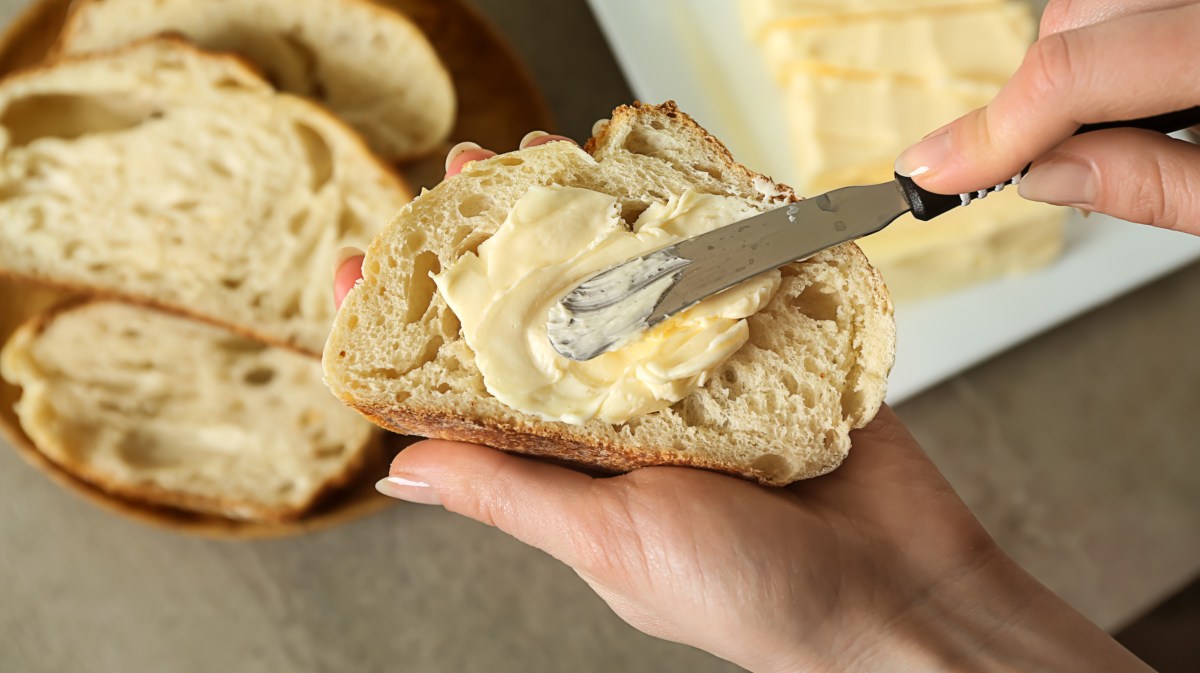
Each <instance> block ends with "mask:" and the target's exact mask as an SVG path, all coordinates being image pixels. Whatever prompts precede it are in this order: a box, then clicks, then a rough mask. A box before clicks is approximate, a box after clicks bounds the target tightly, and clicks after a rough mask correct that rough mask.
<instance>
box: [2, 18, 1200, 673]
mask: <svg viewBox="0 0 1200 673" xmlns="http://www.w3.org/2000/svg"><path fill="white" fill-rule="evenodd" d="M24 4H25V2H24V0H2V1H0V16H2V17H3V18H5V19H7V17H9V16H11V15H12V14H13V13H15V11H16V10H17V9H19V8H20V7H21V6H23V5H24ZM479 4H480V5H481V6H482V7H483V8H484V9H485V11H486V12H487V13H488V14H489V15H491V16H492V17H493V18H494V19H495V20H496V21H497V23H499V24H500V25H501V27H502V28H503V29H504V30H505V31H506V32H507V33H508V34H509V35H510V36H511V37H514V38H517V39H514V42H515V44H516V46H517V48H518V50H519V51H521V52H522V53H523V55H524V56H525V57H526V59H527V60H528V61H529V62H530V64H531V66H532V68H533V70H534V72H535V74H536V76H537V77H538V79H539V80H540V82H541V84H542V86H543V88H544V89H545V91H546V93H547V97H548V99H549V101H550V103H551V105H552V107H553V108H554V111H555V113H556V115H557V117H558V119H559V120H560V124H561V127H562V129H563V130H564V131H565V132H567V133H569V134H570V135H573V136H575V137H584V136H586V135H587V134H588V130H589V129H590V127H591V124H592V121H594V120H595V119H596V118H598V117H601V116H603V115H604V114H605V113H606V112H607V111H608V110H609V109H611V108H612V107H613V106H614V105H616V104H619V103H622V102H625V101H627V100H628V99H629V97H630V94H629V91H628V90H627V88H626V86H625V84H624V82H623V80H622V79H621V77H620V74H619V72H618V71H617V68H616V65H615V63H614V61H613V59H612V57H611V55H610V54H609V53H608V51H607V48H606V47H605V45H604V42H603V38H602V37H601V35H600V34H599V33H598V32H597V29H596V27H595V24H594V22H593V21H592V19H591V17H590V15H589V13H588V12H587V10H586V7H585V5H584V2H583V0H559V1H555V0H537V1H527V2H521V3H516V2H512V1H511V0H508V1H505V0H486V1H484V0H480V1H479ZM515 142H516V139H514V143H515ZM1198 307H1200V267H1198V266H1194V267H1191V268H1189V269H1186V270H1184V271H1183V272H1181V273H1178V274H1175V275H1174V276H1171V277H1169V278H1167V279H1165V280H1163V281H1160V282H1158V283H1156V284H1154V285H1152V286H1150V287H1147V288H1145V289H1142V290H1140V291H1138V292H1135V293H1133V294H1131V295H1129V296H1128V297H1125V298H1123V299H1120V300H1118V301H1116V302H1114V303H1112V304H1111V305H1108V306H1105V307H1103V308H1101V309H1099V310H1097V311H1094V312H1093V313H1091V314H1089V315H1087V316H1084V317H1082V318H1079V319H1077V320H1075V321H1073V322H1071V323H1069V324H1067V325H1065V326H1063V327H1061V328H1059V329H1057V330H1055V331H1053V332H1051V333H1049V334H1046V335H1044V336H1042V337H1040V338H1038V339H1036V340H1034V341H1032V342H1030V343H1028V344H1026V345H1023V346H1020V347H1018V348H1016V349H1014V350H1012V351H1010V352H1008V353H1005V354H1003V355H1001V356H999V357H997V358H995V359H993V360H992V361H990V362H988V363H986V364H984V365H982V366H980V367H978V368H976V369H974V370H972V371H970V372H967V373H965V374H963V375H960V376H958V377H955V378H954V379H953V380H951V381H949V382H947V383H945V384H943V385H941V386H940V387H938V388H936V389H934V390H932V391H930V392H928V393H926V394H924V395H922V396H920V397H918V398H916V399H914V400H912V401H910V402H908V403H906V404H904V405H903V406H901V407H900V408H899V412H900V414H901V415H902V416H903V417H904V418H905V420H906V421H907V422H908V423H909V424H910V425H911V427H912V428H913V429H914V431H915V432H916V434H917V436H918V437H919V438H920V439H921V440H922V442H923V443H924V445H925V447H926V448H927V449H928V451H929V452H930V453H931V454H932V456H933V457H934V459H935V460H936V461H937V463H938V465H939V466H940V467H941V468H942V469H943V470H944V471H945V472H946V474H947V475H948V476H949V478H950V479H951V481H952V482H953V483H954V485H955V487H956V488H957V489H958V490H959V492H960V493H961V494H962V496H963V497H964V498H965V499H966V501H967V502H968V504H970V505H971V507H972V508H973V510H974V511H975V512H976V513H977V514H978V516H979V517H980V518H981V519H982V520H983V522H984V523H985V524H986V525H987V527H988V529H989V530H990V531H991V532H992V533H993V534H994V535H995V537H996V538H997V539H998V540H999V542H1000V543H1001V544H1002V545H1003V546H1004V547H1005V548H1006V549H1007V550H1008V551H1009V552H1010V553H1011V554H1013V556H1015V557H1016V558H1017V560H1018V561H1020V562H1021V563H1022V564H1024V565H1025V566H1026V567H1027V568H1029V569H1030V570H1031V571H1032V572H1033V573H1034V574H1035V575H1036V576H1037V577H1039V578H1040V579H1041V580H1042V581H1043V582H1045V583H1046V584H1048V585H1049V586H1050V587H1051V588H1053V589H1054V590H1056V591H1058V592H1059V593H1060V594H1061V595H1062V596H1064V597H1065V598H1066V599H1067V600H1068V601H1070V602H1071V603H1073V604H1074V605H1076V606H1077V607H1078V608H1079V609H1080V610H1082V611H1083V612H1084V613H1085V614H1087V615H1088V616H1090V617H1092V618H1093V619H1095V620H1097V621H1099V622H1100V623H1101V624H1103V625H1104V626H1106V627H1115V626H1117V625H1119V624H1121V623H1123V622H1125V621H1127V620H1129V619H1130V618H1132V617H1134V616H1136V615H1137V614H1138V613H1139V612H1141V611H1142V610H1144V609H1146V608H1147V607H1149V606H1150V605H1152V604H1153V603H1155V602H1156V601H1158V600H1159V599H1161V598H1162V597H1163V596H1165V595H1166V594H1168V593H1169V592H1171V591H1173V590H1174V589H1175V588H1176V587H1178V586H1179V585H1181V584H1182V583H1183V582H1185V581H1186V580H1187V579H1189V578H1190V577H1191V576H1193V575H1194V574H1195V573H1196V572H1197V571H1200V534H1198V533H1197V531H1200V450H1198V449H1200V439H1198V438H1200V410H1198V409H1197V401H1200V348H1197V347H1196V344H1197V343H1198V342H1200V339H1198V338H1197V337H1198V336H1200V311H1198V310H1197V308H1198ZM0 449H2V450H0V493H3V494H4V497H3V498H2V499H0V576H2V577H3V578H4V580H3V591H2V594H0V595H2V599H0V670H3V671H14V672H15V671H22V672H24V671H28V672H38V671H56V672H57V671H143V670H146V671H149V670H155V671H213V670H230V671H247V672H254V671H264V672H267V671H271V672H275V671H282V670H297V671H299V670H303V671H351V670H355V671H375V670H399V671H406V670H413V671H454V672H465V671H489V672H495V673H502V672H503V671H557V670H574V671H612V670H634V671H657V670H689V671H696V672H698V673H700V672H705V671H732V670H737V669H735V668H734V667H732V666H731V665H729V664H727V663H725V662H722V661H719V660H716V659H714V658H712V657H710V656H708V655H706V654H703V653H701V652H698V651H696V650H692V649H690V648H686V647H682V646H678V645H673V644H669V643H665V642H661V641H658V640H655V639H652V638H650V637H647V636H643V635H641V634H640V633H638V632H636V631H634V630H633V629H632V628H630V627H628V626H626V625H625V624H624V623H623V622H621V621H620V620H619V619H618V618H617V617H615V616H614V615H613V614H612V613H611V612H610V611H609V610H608V608H607V607H606V606H605V605H604V604H603V603H602V602H601V601H600V600H599V599H598V598H596V597H595V596H594V595H593V594H592V593H591V592H590V591H589V590H588V589H587V587H586V586H585V585H584V584H583V582H582V581H581V580H580V579H578V578H577V577H576V576H575V575H574V574H573V573H572V572H571V571H570V570H569V569H567V568H565V567H563V566H562V565H560V564H558V563H557V562H556V561H554V560H553V559H551V558H549V557H548V556H546V555H545V554H542V553H541V552H538V551H535V550H533V549H530V548H527V547H525V546H523V545H521V544H520V543H517V542H515V541H514V540H511V539H509V538H507V537H506V536H504V535H503V534H501V533H498V532H497V531H495V530H492V529H489V528H486V527H484V526H482V525H479V524H476V523H473V522H470V521H466V520H463V519H461V518H459V517H456V516H454V515H451V514H448V513H446V512H443V511H441V510H440V509H436V508H426V507H420V506H416V505H411V506H409V505H399V506H396V507H394V508H392V509H390V510H388V511H386V512H384V513H382V514H378V515H376V516H373V517H370V518H368V519H365V520H361V521H358V522H355V523H351V524H348V525H345V526H342V527H340V528H337V529H334V530H329V531H325V532H322V533H317V534H313V535H309V536H305V537H298V538H289V539H281V540H271V541H259V542H239V543H233V542H217V541H209V540H202V539H195V538H188V537H182V536H179V535H176V534H172V533H168V532H164V531H160V530H157V529H153V528H147V527H145V526H142V525H140V524H137V523H133V522H130V521H127V520H124V519H121V518H117V517H114V516H113V515H110V514H108V513H106V512H103V511H100V510H97V509H95V508H94V507H92V506H90V505H88V504H86V503H85V502H83V501H81V500H80V499H78V498H77V497H75V496H74V495H72V494H70V493H67V492H65V491H63V490H61V489H59V488H58V487H56V486H55V485H53V484H52V483H50V482H49V481H48V480H47V479H45V478H43V477H42V476H41V475H40V474H38V473H37V472H36V471H35V470H34V469H33V468H31V467H29V466H27V465H26V464H24V463H23V462H22V461H21V460H20V459H19V458H18V457H17V456H16V455H15V454H14V453H13V452H12V451H9V450H7V447H0Z"/></svg>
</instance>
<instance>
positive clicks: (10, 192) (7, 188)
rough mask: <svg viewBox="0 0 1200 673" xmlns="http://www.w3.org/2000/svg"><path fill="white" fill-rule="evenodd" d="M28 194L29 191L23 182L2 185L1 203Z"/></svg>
mask: <svg viewBox="0 0 1200 673" xmlns="http://www.w3.org/2000/svg"><path fill="white" fill-rule="evenodd" d="M28 193H29V191H28V190H27V189H25V185H24V184H23V183H21V182H9V183H7V184H4V185H0V201H8V200H9V199H15V198H17V197H18V196H25V195H26V194H28Z"/></svg>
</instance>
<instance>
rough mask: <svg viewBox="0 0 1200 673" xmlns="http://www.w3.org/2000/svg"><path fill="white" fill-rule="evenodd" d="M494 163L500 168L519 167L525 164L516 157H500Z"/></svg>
mask: <svg viewBox="0 0 1200 673" xmlns="http://www.w3.org/2000/svg"><path fill="white" fill-rule="evenodd" d="M496 163H498V164H500V165H501V166H520V165H522V164H524V163H525V160H524V159H520V158H517V157H504V156H502V157H500V158H499V159H497V160H496Z"/></svg>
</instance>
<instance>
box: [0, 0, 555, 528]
mask: <svg viewBox="0 0 1200 673" xmlns="http://www.w3.org/2000/svg"><path fill="white" fill-rule="evenodd" d="M70 1H71V0H40V1H39V2H35V3H34V4H32V5H30V6H29V7H28V8H26V10H25V11H24V12H23V13H22V14H21V15H20V16H18V17H17V19H16V20H15V21H13V23H12V24H11V25H10V26H9V28H8V30H7V31H5V32H4V34H3V35H2V36H0V76H4V75H7V74H9V73H12V72H14V71H16V70H20V69H24V68H28V67H31V66H34V65H37V64H38V63H40V62H42V60H43V59H44V58H45V56H46V54H47V52H48V51H49V50H50V47H51V45H53V44H54V42H55V40H56V39H57V37H58V33H59V31H60V30H61V28H62V24H63V21H64V19H65V18H66V14H67V9H68V7H69V5H70ZM376 1H377V2H379V3H380V4H383V5H387V6H391V7H395V8H397V9H399V10H400V11H402V12H404V13H405V14H406V15H408V16H409V17H410V18H411V19H412V20H413V21H414V22H415V23H416V24H417V25H418V26H420V28H421V29H422V30H423V31H424V32H425V34H426V36H427V37H428V38H429V39H430V41H431V42H432V43H433V45H434V48H435V49H436V50H437V52H438V54H439V56H440V57H441V58H442V61H443V62H444V63H445V64H446V66H447V68H448V69H449V71H450V73H451V76H452V77H453V78H454V87H455V91H456V93H457V95H458V117H457V119H456V122H455V125H454V130H453V131H452V134H451V137H450V139H449V140H448V141H447V143H446V144H445V146H444V148H443V149H448V148H449V147H450V146H451V145H453V144H454V143H456V142H459V141H460V140H473V141H475V142H478V143H480V144H481V145H483V146H485V147H489V148H494V149H496V150H498V151H503V150H507V149H510V148H515V147H516V144H517V142H518V141H519V140H520V138H521V137H522V136H523V135H524V134H525V133H526V132H527V131H530V130H533V129H542V130H546V131H552V130H553V127H554V124H553V122H552V120H551V117H550V113H549V111H548V109H547V107H546V104H545V102H544V99H543V98H542V95H541V93H540V92H539V91H538V89H537V87H536V85H535V84H534V82H533V79H532V77H531V76H530V75H529V72H528V70H527V69H526V67H525V65H524V64H523V63H522V62H521V61H520V60H519V59H518V58H517V57H516V55H515V54H514V52H513V51H512V49H511V47H510V46H509V45H508V43H507V42H506V41H505V40H504V38H503V37H501V36H500V34H499V33H498V32H497V31H496V29H495V28H494V27H493V26H492V25H491V24H490V23H489V22H488V21H487V19H486V18H484V17H483V16H482V15H481V14H480V13H479V12H478V10H476V9H474V8H473V7H471V6H470V5H469V4H467V3H466V2H463V1H462V0H376ZM444 158H445V157H444V152H435V153H434V154H431V155H430V156H429V157H427V158H425V159H422V160H420V161H416V162H410V163H407V164H403V165H400V166H397V168H398V169H399V170H400V171H401V172H402V173H404V174H405V176H406V177H407V178H408V179H409V181H410V182H411V183H412V185H413V186H414V187H432V186H433V185H435V184H437V183H438V182H440V181H441V179H442V172H443V162H444ZM68 298H69V296H68V295H67V294H65V293H63V292H59V291H55V290H51V289H47V288H43V287H40V286H36V285H32V284H28V283H19V282H16V281H9V280H2V279H0V344H3V343H5V342H7V340H8V337H9V335H11V334H12V332H13V331H14V330H15V329H16V328H17V327H18V326H20V325H21V324H22V323H23V322H24V321H25V320H26V319H28V318H30V317H32V316H33V315H35V314H37V313H39V312H41V311H43V310H45V309H46V308H48V307H50V306H52V305H54V304H56V303H58V302H60V301H63V300H65V299H68ZM19 396H20V389H19V388H17V387H16V386H13V385H10V384H8V383H7V382H5V381H3V380H0V434H3V435H4V436H5V437H6V438H7V439H8V441H9V443H10V444H11V445H12V446H13V448H14V449H15V450H16V452H17V453H18V454H20V456H21V457H22V458H24V459H25V460H26V461H27V462H29V463H30V464H31V465H33V466H35V467H37V468H38V469H39V470H41V471H42V472H44V473H45V474H46V475H47V476H49V477H50V478H51V479H52V480H53V481H54V482H55V483H58V484H59V485H61V486H63V487H64V488H66V489H67V490H70V491H71V492H73V493H76V494H78V495H80V496H81V497H83V498H84V499H85V500H87V501H88V502H91V503H94V504H96V505H98V506H99V507H102V508H104V509H106V510H109V511H111V512H115V513H118V514H121V515H123V516H127V517H129V518H131V519H135V520H137V521H141V522H145V523H149V524H152V525H155V526H160V527H164V528H168V529H170V530H174V531H177V532H181V533H186V534H191V535H200V536H205V537H212V538H228V539H246V538H267V537H281V536H285V535H295V534H298V533H307V532H312V531H315V530H320V529H324V528H328V527H330V526H336V525H338V524H340V523H345V522H348V521H351V520H353V519H356V518H359V517H362V516H365V515H367V514H371V513H373V512H377V511H379V510H381V509H383V508H385V507H387V506H389V505H390V504H391V503H392V502H394V501H391V500H389V499H388V498H385V497H383V496H381V495H379V494H378V493H376V492H375V487H374V485H375V481H376V480H377V479H379V478H380V477H382V476H384V475H385V474H386V473H387V465H388V462H389V461H390V460H391V457H392V456H394V455H395V454H396V453H397V452H399V451H400V450H401V449H402V448H404V447H405V446H407V445H408V444H410V443H412V442H413V441H415V439H414V438H409V437H402V436H399V435H387V436H386V437H385V440H384V442H383V443H382V444H381V445H378V446H377V447H376V448H375V449H373V450H372V453H371V455H370V456H369V457H368V461H367V465H366V466H365V467H364V469H363V470H362V471H361V472H360V473H359V476H358V477H357V478H356V480H355V481H354V482H352V483H351V484H349V485H347V486H345V487H343V488H341V489H339V490H338V491H337V492H335V493H332V494H330V495H329V496H328V497H327V498H325V499H324V500H323V501H322V502H320V503H319V504H318V506H317V507H316V508H315V509H313V510H312V511H311V512H309V513H308V514H307V515H305V516H304V517H302V518H301V519H299V520H297V521H293V522H286V523H272V524H266V523H255V522H246V521H235V520H232V519H225V518H222V517H216V516H211V515H204V514H197V513H194V512H187V511H182V510H177V509H173V508H169V507H156V506H152V505H146V504H144V503H137V502H132V501H129V500H125V499H123V498H119V497H116V496H113V495H111V494H109V493H107V492H105V491H102V490H100V489H98V488H96V487H94V486H92V485H91V484H89V483H87V482H85V481H82V480H80V479H77V478H75V477H74V476H72V475H71V474H69V473H67V472H66V471H64V470H62V469H61V468H59V467H58V466H57V465H55V464H54V463H53V462H51V461H50V460H49V459H47V458H46V457H45V456H44V455H43V454H42V453H41V452H40V451H38V450H37V449H36V448H35V447H34V446H33V443H32V442H31V441H30V440H29V438H28V437H27V436H25V433H24V432H22V431H21V427H20V424H19V423H18V422H17V418H16V414H15V413H14V412H13V404H14V403H15V402H16V400H17V399H18V397H19Z"/></svg>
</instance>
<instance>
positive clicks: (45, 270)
mask: <svg viewBox="0 0 1200 673" xmlns="http://www.w3.org/2000/svg"><path fill="white" fill-rule="evenodd" d="M0 149H2V151H3V153H2V155H0V191H3V192H4V194H5V195H6V198H4V199H3V200H0V273H3V274H7V275H12V276H16V277H20V278H25V279H29V280H35V281H39V282H42V283H49V284H54V285H59V286H64V287H66V288H68V289H80V290H87V291H90V292H98V293H101V294H105V295H109V296H119V297H123V298H127V299H130V300H133V301H136V302H140V303H145V304H151V305H155V306H159V307H163V308H167V309H169V310H172V311H176V312H180V313H187V314H190V315H194V316H196V317H199V318H201V319H204V320H207V321H210V322H216V323H220V324H223V325H227V326H230V327H232V328H234V329H237V330H240V331H242V332H243V333H248V334H252V335H254V336H255V337H258V338H261V339H263V340H265V341H268V342H271V343H274V344H282V345H286V346H289V347H293V348H296V349H298V350H303V351H308V352H311V353H314V354H315V353H318V352H320V350H321V347H322V345H323V344H324V342H325V337H326V335H327V334H328V329H329V325H330V324H331V323H332V321H333V315H334V309H333V306H332V303H331V301H330V299H329V273H330V271H329V269H330V267H331V265H332V264H333V261H334V256H335V255H336V254H337V250H338V249H340V248H341V247H342V246H360V247H361V246H365V245H366V244H367V243H368V242H369V241H370V240H371V237H372V236H373V235H374V234H375V232H377V231H378V230H379V229H380V228H382V226H383V224H384V223H385V222H386V221H387V218H389V217H391V216H392V215H393V214H394V213H395V212H396V211H397V210H398V209H399V208H400V207H401V206H403V205H404V203H406V202H407V200H408V198H409V192H408V190H407V188H406V187H405V185H404V184H403V183H402V182H401V181H400V179H399V178H398V177H397V176H396V175H394V174H393V173H392V172H391V170H390V169H388V168H387V167H386V166H384V165H383V164H382V163H380V162H379V161H378V160H377V159H376V158H375V157H374V156H373V155H372V154H371V153H370V151H369V150H368V149H367V147H366V146H365V145H364V144H363V142H362V140H361V138H359V136H357V135H356V134H355V133H354V132H353V131H352V130H351V129H350V128H348V127H346V126H345V125H344V124H343V123H342V122H340V121H339V120H337V119H336V118H335V117H333V116H332V115H330V114H329V113H328V112H326V111H325V110H324V109H323V108H321V107H319V106H317V105H316V104H314V103H312V102H310V101H308V100H305V99H302V98H299V97H296V96H292V95H289V94H281V93H276V92H275V91H274V90H273V89H272V88H271V87H270V85H269V84H267V82H266V81H264V80H263V79H261V78H260V77H259V76H258V75H256V74H255V73H254V72H253V71H252V70H251V69H250V68H249V67H248V66H246V65H245V64H244V63H243V62H242V61H241V60H240V59H238V58H236V57H233V56H224V55H214V54H209V53H205V52H202V51H200V50H198V49H196V48H195V47H192V46H190V45H188V44H186V43H184V42H182V41H180V40H177V39H151V40H146V41H143V42H139V43H135V44H133V45H130V46H127V47H124V48H122V49H119V50H116V51H113V52H107V53H103V54H88V55H84V56H80V57H70V58H66V59H61V60H58V61H54V62H53V63H51V64H49V65H46V66H43V67H40V68H37V69H34V70H30V71H26V72H23V73H19V74H17V75H14V76H12V77H9V78H8V79H6V80H4V81H3V82H2V83H0Z"/></svg>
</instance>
